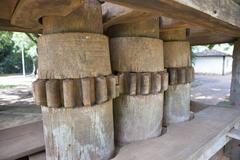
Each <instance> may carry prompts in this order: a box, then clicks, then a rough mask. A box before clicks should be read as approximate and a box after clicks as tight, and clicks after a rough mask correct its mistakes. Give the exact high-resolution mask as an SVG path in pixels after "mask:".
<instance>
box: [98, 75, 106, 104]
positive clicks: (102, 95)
mask: <svg viewBox="0 0 240 160" xmlns="http://www.w3.org/2000/svg"><path fill="white" fill-rule="evenodd" d="M107 100H108V92H107V81H106V78H105V77H103V76H101V77H96V103H97V104H101V103H104V102H106V101H107Z"/></svg>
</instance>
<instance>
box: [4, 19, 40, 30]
mask: <svg viewBox="0 0 240 160" xmlns="http://www.w3.org/2000/svg"><path fill="white" fill-rule="evenodd" d="M0 30H1V31H13V32H30V33H42V30H41V29H38V28H33V29H32V28H22V27H18V26H15V25H12V24H10V21H9V20H5V19H1V18H0Z"/></svg>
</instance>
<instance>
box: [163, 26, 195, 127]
mask: <svg viewBox="0 0 240 160" xmlns="http://www.w3.org/2000/svg"><path fill="white" fill-rule="evenodd" d="M160 38H161V39H163V40H164V44H163V46H164V66H165V68H167V69H168V71H169V80H170V81H169V87H168V90H167V91H166V92H165V96H164V124H165V125H168V124H170V123H178V122H183V121H187V120H189V118H190V89H191V85H190V83H189V81H191V77H192V76H191V75H192V69H191V68H190V69H189V67H190V66H191V59H190V43H189V42H188V41H187V30H186V29H178V30H169V31H162V32H160ZM189 71H190V72H191V73H189Z"/></svg>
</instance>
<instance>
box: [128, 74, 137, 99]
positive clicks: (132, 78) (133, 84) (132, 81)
mask: <svg viewBox="0 0 240 160" xmlns="http://www.w3.org/2000/svg"><path fill="white" fill-rule="evenodd" d="M128 76H129V77H128V79H129V80H128V84H129V95H136V93H137V74H136V73H129V75H128Z"/></svg>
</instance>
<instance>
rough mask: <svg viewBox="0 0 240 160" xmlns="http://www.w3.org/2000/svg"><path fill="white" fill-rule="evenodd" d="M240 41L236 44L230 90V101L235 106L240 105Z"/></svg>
mask: <svg viewBox="0 0 240 160" xmlns="http://www.w3.org/2000/svg"><path fill="white" fill-rule="evenodd" d="M239 61H240V40H239V39H238V40H237V41H236V42H235V43H234V51H233V65H232V80H231V90H230V101H231V103H233V104H235V105H239V104H240V98H239V95H240V76H239V73H240V63H239Z"/></svg>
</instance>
